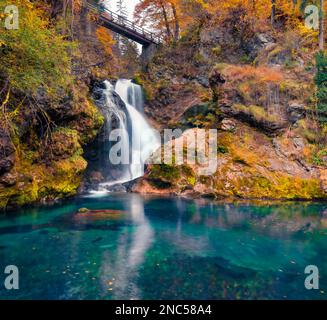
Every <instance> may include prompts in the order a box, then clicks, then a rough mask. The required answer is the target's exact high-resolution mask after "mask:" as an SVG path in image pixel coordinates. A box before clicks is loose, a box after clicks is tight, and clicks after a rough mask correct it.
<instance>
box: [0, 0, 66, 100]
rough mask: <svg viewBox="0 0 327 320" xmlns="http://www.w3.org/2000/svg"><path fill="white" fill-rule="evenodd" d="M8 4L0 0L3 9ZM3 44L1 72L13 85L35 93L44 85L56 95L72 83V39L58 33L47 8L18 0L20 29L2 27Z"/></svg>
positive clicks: (0, 41)
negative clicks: (47, 15) (44, 9)
mask: <svg viewBox="0 0 327 320" xmlns="http://www.w3.org/2000/svg"><path fill="white" fill-rule="evenodd" d="M7 4H8V1H6V0H0V10H1V11H2V12H3V8H4V7H5V5H7ZM13 4H15V1H13ZM0 44H1V46H0V59H1V65H0V74H1V75H2V76H4V77H5V78H7V79H9V82H10V86H11V87H12V88H16V89H19V90H20V91H23V92H26V93H32V94H35V93H36V92H37V90H39V89H40V88H43V89H44V90H45V91H46V92H47V93H48V94H51V95H56V94H60V93H62V92H61V91H62V90H60V89H66V88H67V87H68V85H69V84H70V83H71V80H72V79H71V76H70V65H71V61H70V57H69V53H68V52H69V49H72V43H71V42H69V41H67V40H65V39H64V38H63V36H61V35H59V34H57V33H56V32H55V29H54V28H53V27H51V26H50V25H49V21H48V19H47V17H46V15H45V12H44V11H42V10H40V9H38V8H36V6H35V5H33V4H31V3H30V2H29V1H19V29H18V30H7V29H5V28H3V26H1V27H0Z"/></svg>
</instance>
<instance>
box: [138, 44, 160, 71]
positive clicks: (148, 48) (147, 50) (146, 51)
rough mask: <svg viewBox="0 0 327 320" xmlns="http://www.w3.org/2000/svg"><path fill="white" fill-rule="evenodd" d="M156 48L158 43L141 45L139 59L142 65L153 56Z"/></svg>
mask: <svg viewBox="0 0 327 320" xmlns="http://www.w3.org/2000/svg"><path fill="white" fill-rule="evenodd" d="M157 49H158V45H157V44H154V43H150V44H145V45H143V46H142V54H141V61H142V65H143V66H145V65H146V64H147V63H148V62H149V61H150V60H151V59H152V58H153V56H154V55H155V53H156V51H157Z"/></svg>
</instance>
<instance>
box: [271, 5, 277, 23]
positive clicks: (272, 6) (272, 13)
mask: <svg viewBox="0 0 327 320" xmlns="http://www.w3.org/2000/svg"><path fill="white" fill-rule="evenodd" d="M275 18H276V0H271V25H272V26H273V27H274V26H275Z"/></svg>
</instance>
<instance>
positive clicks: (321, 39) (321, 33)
mask: <svg viewBox="0 0 327 320" xmlns="http://www.w3.org/2000/svg"><path fill="white" fill-rule="evenodd" d="M319 19H320V21H319V49H320V50H324V46H325V37H324V0H320V17H319Z"/></svg>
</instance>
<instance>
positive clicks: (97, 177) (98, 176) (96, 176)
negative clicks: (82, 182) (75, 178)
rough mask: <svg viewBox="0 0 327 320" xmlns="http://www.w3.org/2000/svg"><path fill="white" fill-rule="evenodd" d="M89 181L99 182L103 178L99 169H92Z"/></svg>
mask: <svg viewBox="0 0 327 320" xmlns="http://www.w3.org/2000/svg"><path fill="white" fill-rule="evenodd" d="M89 179H90V181H91V183H100V182H103V180H104V178H103V175H102V173H101V172H100V171H92V172H91V173H90V177H89Z"/></svg>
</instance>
